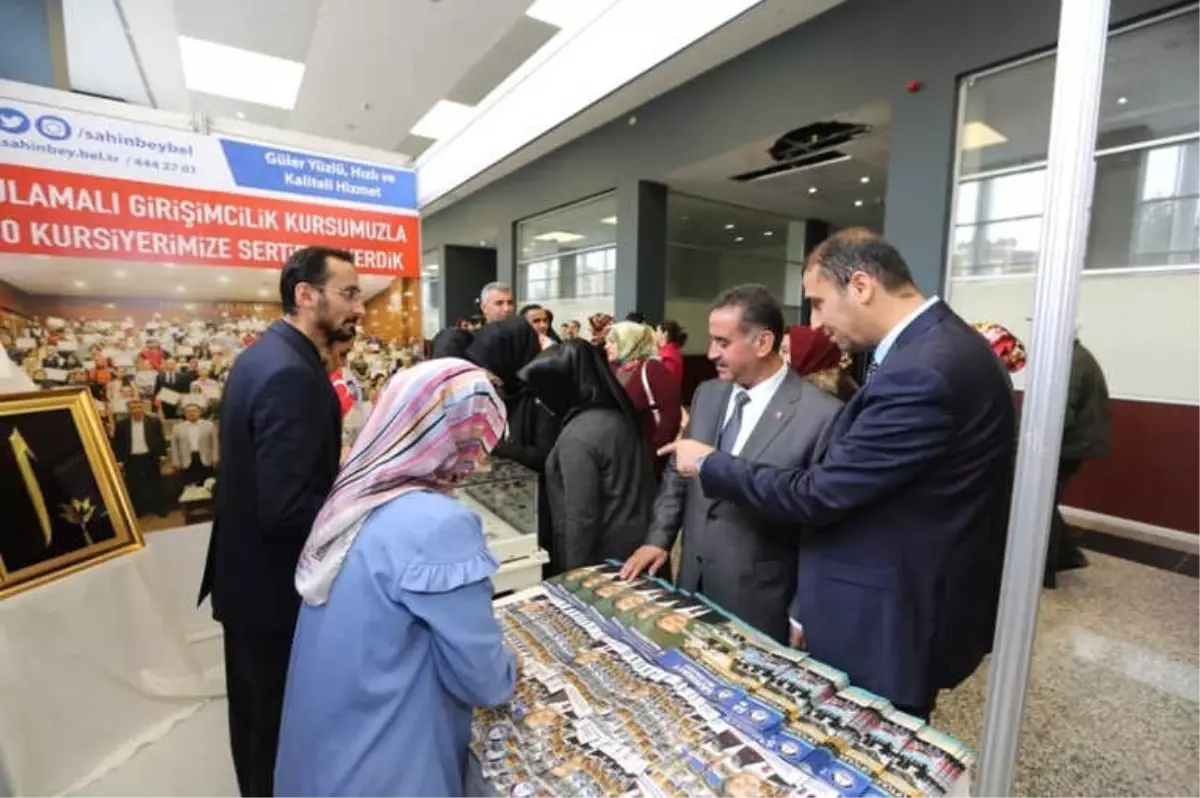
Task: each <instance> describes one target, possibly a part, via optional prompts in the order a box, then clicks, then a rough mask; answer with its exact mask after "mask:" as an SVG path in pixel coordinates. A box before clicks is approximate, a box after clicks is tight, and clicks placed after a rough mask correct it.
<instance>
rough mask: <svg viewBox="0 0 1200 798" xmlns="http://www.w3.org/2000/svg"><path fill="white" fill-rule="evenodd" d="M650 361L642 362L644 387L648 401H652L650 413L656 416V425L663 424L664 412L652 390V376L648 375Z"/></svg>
mask: <svg viewBox="0 0 1200 798" xmlns="http://www.w3.org/2000/svg"><path fill="white" fill-rule="evenodd" d="M648 364H649V361H647V362H646V363H643V364H642V368H641V371H642V387H643V388H645V389H646V401H648V402H649V403H650V414H651V415H653V416H654V426H656V427H657V426H659V425H660V424H662V413H661V412H659V409H658V400H657V399H655V398H654V391H652V390H650V378H649V377H647V376H646V366H647V365H648Z"/></svg>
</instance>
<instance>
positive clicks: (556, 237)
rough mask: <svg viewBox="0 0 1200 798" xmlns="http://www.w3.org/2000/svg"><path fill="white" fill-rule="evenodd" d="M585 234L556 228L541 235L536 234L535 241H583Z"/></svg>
mask: <svg viewBox="0 0 1200 798" xmlns="http://www.w3.org/2000/svg"><path fill="white" fill-rule="evenodd" d="M583 238H584V237H583V236H581V235H579V233H568V232H565V231H563V230H554V231H552V232H549V233H542V234H541V235H540V236H534V237H533V240H534V241H553V242H554V243H555V244H570V243H571V242H572V241H582V240H583Z"/></svg>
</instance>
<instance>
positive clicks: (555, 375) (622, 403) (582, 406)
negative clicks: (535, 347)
mask: <svg viewBox="0 0 1200 798" xmlns="http://www.w3.org/2000/svg"><path fill="white" fill-rule="evenodd" d="M520 376H521V379H522V380H523V381H524V382H525V383H526V384H527V385H528V386H529V387H530V389H531V390H532V391H533V392H534V394H535V395H536V396H537V398H538V399H539V400H540V401H541V402H542V404H544V405H546V406H547V407H548V408H550V410H551V411H553V413H554V414H555V415H556V416H558V417H559V418H560V419H562V423H563V425H564V426H565V425H566V423H567V422H568V421H570V420H571V419H572V418H573V417H574V416H576V415H577V414H579V413H581V412H583V411H584V410H590V409H592V408H608V409H610V410H617V411H619V412H620V413H621V414H622V415H624V416H625V417H626V418H627V419H628V420H629V422H630V423H631V424H633V425H634V427H635V428H636V429H638V431H639V434H640V431H641V421H640V420H639V418H638V414H637V411H636V410H634V407H633V403H632V402H631V401H630V400H629V395H628V394H627V393H625V389H624V388H622V387H621V384H620V383H619V382H617V378H616V377H615V376H613V373H612V370H611V369H610V368H609V366H608V363H607V362H605V359H604V355H603V354H602V352H601V350H599V349H597V348H596V347H594V346H592V345H591V344H590V343H588V342H587V341H581V340H579V339H575V340H572V341H564V342H563V343H562V344H560V345H558V346H556V347H553V348H551V349H547V350H546V351H545V352H543V353H542V355H541V356H540V357H539V358H537V359H536V360H534V361H533V362H532V363H530V364H529V365H528V366H526V367H525V368H524V369H522V370H521V375H520Z"/></svg>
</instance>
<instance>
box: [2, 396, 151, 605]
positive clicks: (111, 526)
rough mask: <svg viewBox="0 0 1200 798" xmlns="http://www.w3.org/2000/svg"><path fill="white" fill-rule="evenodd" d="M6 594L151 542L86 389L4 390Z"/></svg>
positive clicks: (3, 558)
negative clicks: (140, 525) (146, 539)
mask: <svg viewBox="0 0 1200 798" xmlns="http://www.w3.org/2000/svg"><path fill="white" fill-rule="evenodd" d="M0 508H3V509H2V510H0V518H2V519H3V520H2V521H0V600H3V599H5V598H8V597H9V596H12V595H15V594H17V593H20V592H23V591H25V590H29V589H30V588H33V587H37V586H38V585H41V584H45V583H46V582H50V581H52V580H55V579H60V578H62V577H64V576H67V575H69V574H73V573H75V572H76V571H80V570H83V569H84V568H90V567H91V566H93V565H98V564H100V563H102V562H105V561H107V560H110V559H112V558H114V557H119V556H121V555H122V554H126V553H128V552H131V551H136V550H137V549H140V548H142V546H144V545H145V544H144V543H143V540H142V535H141V531H140V530H139V529H138V526H137V520H136V517H135V516H134V514H133V508H132V505H131V504H130V501H129V496H128V494H127V493H126V490H125V483H124V481H123V480H122V479H121V471H120V468H119V467H118V466H117V461H116V458H115V457H113V453H112V449H111V447H110V446H109V443H108V436H107V435H106V434H105V430H104V425H103V423H102V422H101V420H100V415H99V413H97V412H96V405H95V402H94V401H93V400H92V397H91V394H90V393H89V392H88V391H87V390H86V389H82V390H81V389H66V390H55V391H38V392H35V393H14V394H3V395H0Z"/></svg>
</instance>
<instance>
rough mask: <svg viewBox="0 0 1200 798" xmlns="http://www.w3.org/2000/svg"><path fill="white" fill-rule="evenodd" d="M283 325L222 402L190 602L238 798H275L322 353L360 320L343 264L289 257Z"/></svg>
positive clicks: (236, 375) (329, 409) (324, 444)
mask: <svg viewBox="0 0 1200 798" xmlns="http://www.w3.org/2000/svg"><path fill="white" fill-rule="evenodd" d="M279 289H280V301H281V303H282V305H283V313H284V318H283V319H280V320H279V321H276V322H274V323H273V324H271V326H270V327H268V328H267V330H266V332H265V333H264V334H263V336H262V337H261V338H260V339H259V340H258V341H257V342H255V343H254V344H253V345H251V346H250V347H249V348H247V349H246V351H244V352H243V353H242V354H241V356H240V357H238V359H237V360H236V361H234V364H233V369H232V370H231V372H230V374H229V379H228V381H227V383H226V385H225V391H224V394H223V396H222V405H221V421H220V430H219V444H218V448H219V451H220V452H221V459H220V462H219V470H218V473H217V486H216V495H215V497H214V498H215V505H216V513H215V518H214V521H213V530H212V537H211V539H210V541H209V547H208V562H207V564H206V566H205V571H204V578H203V582H202V584H201V587H200V599H201V600H203V599H204V597H205V596H206V595H208V594H209V593H210V592H211V594H212V604H213V617H214V618H215V619H216V620H217V621H219V622H220V623H221V624H222V625H223V626H224V628H225V680H226V689H227V693H228V697H229V734H230V744H231V747H232V749H233V762H234V768H235V770H236V771H237V776H238V786H239V788H240V789H241V793H242V795H273V794H274V789H273V788H274V783H273V782H274V771H275V749H276V747H277V743H278V737H279V722H280V716H281V714H282V707H283V691H284V683H285V681H286V678H287V668H288V659H289V657H290V654H291V646H292V632H293V629H294V627H295V623H296V616H297V613H298V611H299V606H300V597H299V595H298V594H297V593H296V589H295V587H294V579H295V571H296V563H297V561H298V560H299V557H300V550H301V549H302V548H303V547H304V543H305V540H306V539H307V538H308V533H309V530H310V529H311V528H312V524H313V520H314V519H315V518H316V516H317V512H318V511H319V510H320V509H321V505H322V504H324V502H325V498H326V497H327V496H328V494H329V492H330V490H331V489H332V487H333V482H334V479H335V478H336V476H337V471H338V460H339V455H340V453H341V424H342V422H341V410H340V407H339V404H338V398H337V394H336V393H334V389H333V385H332V384H331V383H330V380H329V373H328V371H327V369H326V367H325V363H324V360H323V358H322V353H324V352H328V351H330V349H331V347H332V346H334V345H335V344H337V343H339V342H346V341H350V340H352V339H353V338H354V334H355V327H356V325H357V324H358V323H359V321H361V320H362V317H363V314H364V309H363V300H362V291H361V289H360V288H359V285H358V275H357V274H356V273H355V271H354V261H353V256H352V255H351V254H350V253H349V252H344V251H341V250H336V249H326V248H323V247H306V248H304V249H300V250H297V251H296V252H295V253H294V254H293V255H292V256H291V257H290V258H289V259H288V261H287V263H285V264H284V266H283V271H282V273H281V274H280V279H279Z"/></svg>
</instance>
